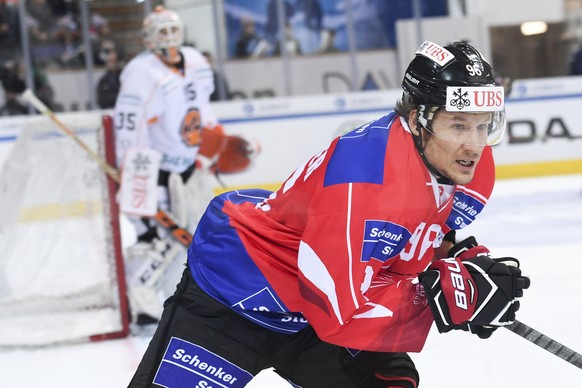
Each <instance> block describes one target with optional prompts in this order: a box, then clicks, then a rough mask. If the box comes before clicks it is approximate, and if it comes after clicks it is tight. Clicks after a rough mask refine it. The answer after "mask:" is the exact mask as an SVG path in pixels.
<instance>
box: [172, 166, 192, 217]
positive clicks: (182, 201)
mask: <svg viewBox="0 0 582 388" xmlns="http://www.w3.org/2000/svg"><path fill="white" fill-rule="evenodd" d="M168 192H169V194H170V212H171V213H172V215H174V216H175V217H176V222H177V223H178V224H179V225H185V224H186V222H187V221H188V203H187V197H186V188H185V186H184V181H182V176H181V175H180V174H177V173H175V172H173V173H171V174H170V176H169V178H168Z"/></svg>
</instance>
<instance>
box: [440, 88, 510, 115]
mask: <svg viewBox="0 0 582 388" xmlns="http://www.w3.org/2000/svg"><path fill="white" fill-rule="evenodd" d="M504 107H505V99H504V94H503V87H502V86H466V87H463V86H447V105H446V109H447V111H449V112H492V111H502V110H503V109H504Z"/></svg>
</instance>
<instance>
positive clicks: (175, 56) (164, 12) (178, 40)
mask: <svg viewBox="0 0 582 388" xmlns="http://www.w3.org/2000/svg"><path fill="white" fill-rule="evenodd" d="M142 34H143V41H144V45H145V47H146V48H147V49H149V50H151V51H153V52H154V53H156V54H158V55H159V56H160V57H162V58H163V59H164V60H166V61H168V62H169V63H177V62H179V61H180V59H181V57H180V50H179V49H180V47H181V46H182V45H183V44H184V25H183V23H182V20H181V19H180V17H179V16H178V14H177V13H176V12H174V11H171V10H169V9H166V8H164V7H163V6H161V5H159V6H157V7H156V8H155V9H154V11H153V12H152V13H151V14H149V15H148V16H147V17H146V18H145V20H144V22H143V28H142Z"/></svg>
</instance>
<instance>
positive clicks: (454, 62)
mask: <svg viewBox="0 0 582 388" xmlns="http://www.w3.org/2000/svg"><path fill="white" fill-rule="evenodd" d="M447 86H497V83H496V82H495V78H494V75H493V70H492V69H491V66H490V65H489V63H488V62H487V61H486V60H485V58H483V56H482V55H481V53H480V52H479V51H478V50H477V49H476V48H474V47H473V46H471V45H470V44H468V43H466V42H455V43H452V44H450V45H447V46H445V47H444V48H443V47H441V46H439V45H437V44H436V43H433V42H429V41H426V42H424V43H422V45H421V46H420V47H419V48H418V50H417V51H416V56H415V58H414V59H413V60H412V61H411V62H410V64H409V65H408V68H407V69H406V73H405V75H404V79H403V80H402V88H403V89H404V91H405V92H406V93H408V94H409V95H410V96H411V97H412V98H413V99H414V101H415V103H417V104H423V105H438V106H445V105H446V99H447Z"/></svg>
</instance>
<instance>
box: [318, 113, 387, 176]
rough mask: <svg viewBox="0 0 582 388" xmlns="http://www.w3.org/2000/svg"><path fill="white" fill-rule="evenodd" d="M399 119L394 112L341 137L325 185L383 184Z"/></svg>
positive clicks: (326, 173) (326, 171)
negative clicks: (393, 127) (392, 129)
mask: <svg viewBox="0 0 582 388" xmlns="http://www.w3.org/2000/svg"><path fill="white" fill-rule="evenodd" d="M396 117H397V115H396V112H392V113H390V114H389V115H387V116H384V117H382V118H380V119H378V120H376V121H372V122H370V123H367V124H364V125H362V126H361V127H359V128H357V129H354V130H353V131H351V132H348V133H346V134H345V135H343V136H342V137H340V139H339V141H338V143H337V145H336V147H335V149H334V151H333V154H332V155H331V159H330V161H329V163H328V165H327V169H326V170H325V180H324V183H323V185H324V186H331V185H335V184H340V183H349V182H357V183H376V184H382V182H383V179H384V159H385V157H386V147H387V145H388V134H389V132H390V125H391V124H392V121H394V119H395V118H396Z"/></svg>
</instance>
